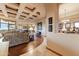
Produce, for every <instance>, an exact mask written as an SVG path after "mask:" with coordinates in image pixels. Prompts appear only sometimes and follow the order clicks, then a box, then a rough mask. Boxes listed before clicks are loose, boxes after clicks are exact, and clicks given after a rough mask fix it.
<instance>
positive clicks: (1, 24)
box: [0, 19, 15, 30]
mask: <svg viewBox="0 0 79 59" xmlns="http://www.w3.org/2000/svg"><path fill="white" fill-rule="evenodd" d="M12 29H15V22H12V21H6V20H3V19H1V20H0V30H12Z"/></svg>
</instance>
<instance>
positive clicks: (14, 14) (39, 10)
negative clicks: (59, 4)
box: [0, 3, 45, 21]
mask: <svg viewBox="0 0 79 59" xmlns="http://www.w3.org/2000/svg"><path fill="white" fill-rule="evenodd" d="M44 17H45V7H44V4H35V3H4V4H3V3H0V18H3V19H8V20H12V21H16V20H24V21H25V20H38V19H41V18H44Z"/></svg>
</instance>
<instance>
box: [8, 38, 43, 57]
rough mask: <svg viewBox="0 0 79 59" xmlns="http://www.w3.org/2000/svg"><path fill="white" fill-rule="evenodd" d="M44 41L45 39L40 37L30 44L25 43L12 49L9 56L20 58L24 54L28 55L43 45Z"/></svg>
mask: <svg viewBox="0 0 79 59" xmlns="http://www.w3.org/2000/svg"><path fill="white" fill-rule="evenodd" d="M42 41H43V38H41V37H40V38H37V39H36V40H34V41H31V42H29V43H23V44H20V45H17V46H14V47H10V48H9V56H19V55H21V54H23V53H26V52H28V51H29V50H31V49H34V48H36V47H37V46H38V45H40V44H41V43H42Z"/></svg>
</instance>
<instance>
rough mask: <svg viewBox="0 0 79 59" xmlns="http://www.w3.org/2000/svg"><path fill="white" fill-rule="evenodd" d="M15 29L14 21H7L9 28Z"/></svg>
mask: <svg viewBox="0 0 79 59" xmlns="http://www.w3.org/2000/svg"><path fill="white" fill-rule="evenodd" d="M12 29H15V22H11V21H9V30H12Z"/></svg>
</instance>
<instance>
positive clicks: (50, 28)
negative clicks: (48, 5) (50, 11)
mask: <svg viewBox="0 0 79 59" xmlns="http://www.w3.org/2000/svg"><path fill="white" fill-rule="evenodd" d="M52 22H53V21H52V17H49V19H48V31H49V32H52V28H53V24H52Z"/></svg>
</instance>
